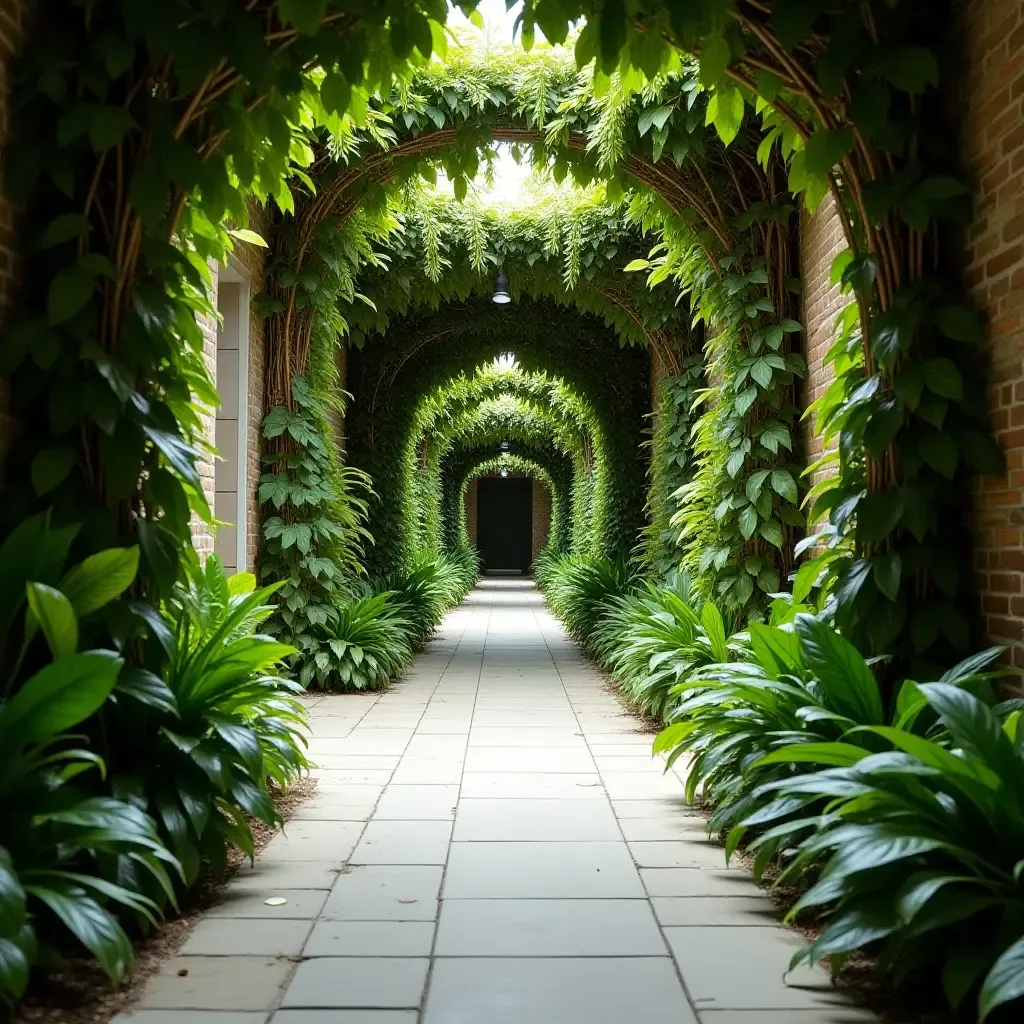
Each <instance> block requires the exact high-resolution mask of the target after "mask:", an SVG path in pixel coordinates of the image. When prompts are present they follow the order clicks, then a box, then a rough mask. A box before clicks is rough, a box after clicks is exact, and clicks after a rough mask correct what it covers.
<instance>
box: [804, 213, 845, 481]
mask: <svg viewBox="0 0 1024 1024" xmlns="http://www.w3.org/2000/svg"><path fill="white" fill-rule="evenodd" d="M845 248H846V239H845V238H844V237H843V228H842V223H841V222H840V220H839V214H838V212H837V211H836V204H835V200H834V199H833V198H832V196H831V195H830V196H828V197H827V198H826V199H825V201H824V202H823V203H822V204H821V206H819V207H818V209H817V210H816V211H815V212H814V213H813V214H809V213H807V212H806V211H805V212H803V213H801V215H800V273H801V277H802V280H803V322H804V328H805V330H806V333H805V335H804V338H805V343H806V349H805V355H806V357H807V376H806V378H804V387H803V407H804V408H806V407H807V406H808V405H810V403H811V402H813V401H814V400H815V399H817V398H818V397H820V396H821V395H822V394H824V392H825V391H826V390H827V389H828V386H829V384H831V383H832V367H831V365H829V366H826V365H825V356H826V355H827V354H828V350H829V348H830V347H831V345H832V332H833V328H834V327H835V321H836V316H837V315H838V313H839V311H840V310H841V309H842V308H843V306H844V305H845V304H846V302H845V301H844V296H843V295H842V293H841V292H840V290H839V288H838V286H833V285H832V284H831V283H830V280H829V273H830V271H831V268H832V261H833V260H834V259H835V258H836V255H837V254H838V253H840V252H842V251H843V250H844V249H845ZM803 431H804V450H805V451H806V453H807V462H808V464H810V463H811V462H814V461H815V460H816V459H817V458H818V457H819V456H821V455H822V454H823V453H824V447H823V446H822V443H821V437H820V436H819V435H818V433H817V431H816V430H815V428H814V418H813V417H808V418H807V419H806V420H804V421H803ZM820 476H821V474H820V473H819V474H815V477H814V479H813V480H812V481H811V482H812V483H815V482H817V480H818V479H819V478H820Z"/></svg>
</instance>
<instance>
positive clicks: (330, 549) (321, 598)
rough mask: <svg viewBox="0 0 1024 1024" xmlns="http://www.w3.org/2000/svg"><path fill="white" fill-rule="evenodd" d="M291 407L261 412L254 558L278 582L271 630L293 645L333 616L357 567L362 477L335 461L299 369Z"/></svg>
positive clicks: (305, 651)
mask: <svg viewBox="0 0 1024 1024" xmlns="http://www.w3.org/2000/svg"><path fill="white" fill-rule="evenodd" d="M291 392H292V405H291V408H289V407H288V406H285V405H279V406H276V407H275V408H273V409H271V411H270V412H269V413H268V414H267V415H266V416H265V417H264V420H263V437H264V438H265V439H266V441H267V442H269V443H268V444H267V445H266V447H267V448H271V446H272V450H269V451H265V452H264V454H263V455H262V462H263V464H264V467H265V471H264V473H263V474H262V475H261V477H260V484H259V492H258V493H259V500H260V503H261V504H262V505H263V506H264V507H265V508H266V509H267V511H268V513H269V514H268V515H267V516H266V518H265V519H264V521H263V545H262V547H261V549H260V558H259V566H260V572H261V575H262V577H263V579H265V580H267V581H268V582H272V583H277V584H279V589H278V601H279V610H278V613H277V616H275V619H276V622H275V626H276V632H278V633H279V634H280V635H281V636H282V637H283V638H284V639H285V640H286V641H287V642H288V643H290V644H292V645H293V646H295V647H296V648H297V650H298V652H299V658H300V661H301V662H302V663H303V664H305V663H307V662H308V660H309V651H310V649H311V648H313V647H316V646H318V641H316V640H315V639H314V638H313V635H312V634H313V631H314V630H315V628H316V627H318V626H323V625H325V624H328V623H332V622H335V621H336V620H337V617H338V614H339V613H338V606H339V604H340V603H341V602H342V601H343V600H344V598H345V596H346V593H347V586H348V582H349V581H350V580H351V579H352V578H353V577H354V576H356V575H357V574H358V572H359V571H360V568H361V565H360V556H361V555H362V550H363V549H362V542H363V540H364V539H365V538H368V537H369V533H368V531H367V529H366V527H365V525H364V524H365V519H366V514H367V499H366V498H364V497H362V496H361V494H360V493H359V492H360V491H363V492H366V493H369V490H370V487H369V479H368V478H367V477H366V476H365V474H362V473H360V472H359V471H358V470H356V469H352V468H351V467H347V466H342V465H341V464H340V463H341V458H340V453H339V452H338V451H337V449H336V446H335V445H334V444H333V443H332V440H331V436H330V429H331V428H330V424H329V422H328V418H327V412H326V408H325V404H324V401H323V400H322V399H321V398H320V397H319V396H318V395H316V394H315V393H314V392H313V390H312V388H311V387H310V386H309V385H308V384H307V382H306V381H305V379H303V378H302V377H296V378H294V379H293V380H292V387H291Z"/></svg>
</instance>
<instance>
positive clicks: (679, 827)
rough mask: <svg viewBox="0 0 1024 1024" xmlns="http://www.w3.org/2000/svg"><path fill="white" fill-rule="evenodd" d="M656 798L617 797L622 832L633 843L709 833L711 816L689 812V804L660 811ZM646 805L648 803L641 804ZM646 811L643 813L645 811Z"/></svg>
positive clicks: (613, 807) (617, 813)
mask: <svg viewBox="0 0 1024 1024" xmlns="http://www.w3.org/2000/svg"><path fill="white" fill-rule="evenodd" d="M653 803H654V801H652V800H613V801H612V810H613V811H615V814H616V816H617V817H618V819H619V822H620V824H621V825H622V832H623V834H624V835H625V837H626V839H627V841H628V842H631V843H644V842H647V843H657V842H664V841H666V840H671V839H680V838H681V837H683V836H684V835H685V836H687V837H688V836H691V835H696V836H706V835H707V834H708V826H707V819H706V818H704V817H702V816H700V815H696V814H689V813H687V811H686V807H685V805H683V806H676V807H672V806H671V805H670V806H668V807H666V808H664V810H663V812H662V813H661V814H660V815H659V814H657V813H656V811H657V808H656V807H650V806H646V805H648V804H653ZM641 805H644V806H641ZM641 812H643V814H641Z"/></svg>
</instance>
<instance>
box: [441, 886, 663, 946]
mask: <svg viewBox="0 0 1024 1024" xmlns="http://www.w3.org/2000/svg"><path fill="white" fill-rule="evenodd" d="M435 953H436V955H437V956H439V957H440V956H664V955H665V943H664V940H663V939H662V937H661V932H660V930H659V928H658V925H657V922H656V921H655V919H654V915H653V913H652V912H651V908H650V905H649V904H648V902H647V900H557V899H546V900H523V899H517V900H445V901H444V903H443V904H442V906H441V920H440V923H439V925H438V932H437V947H436V950H435Z"/></svg>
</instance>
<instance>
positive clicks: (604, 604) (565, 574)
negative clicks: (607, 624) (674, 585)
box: [534, 554, 640, 651]
mask: <svg viewBox="0 0 1024 1024" xmlns="http://www.w3.org/2000/svg"><path fill="white" fill-rule="evenodd" d="M534 576H535V578H536V579H537V582H538V584H539V585H540V587H541V589H542V590H543V591H544V594H545V596H546V597H547V599H548V602H549V604H550V605H551V610H552V611H553V612H554V613H555V614H556V615H557V616H558V617H559V618H560V619H561V620H562V621H563V622H564V623H565V627H566V629H567V630H568V631H569V632H570V633H571V634H572V636H574V637H575V638H576V639H577V640H579V641H580V642H581V643H582V644H584V646H586V647H587V648H588V649H589V650H591V651H593V649H594V646H593V645H594V643H595V641H596V631H597V629H598V626H599V624H600V622H601V619H602V617H603V616H604V614H605V612H606V611H607V608H608V603H609V602H610V601H611V600H612V599H613V598H616V597H620V596H622V595H624V594H628V593H630V592H632V591H633V590H635V589H636V588H637V587H638V586H639V585H640V579H639V576H638V575H637V573H636V570H635V568H634V567H633V566H632V565H631V564H630V562H629V561H628V560H627V559H626V558H623V557H621V556H619V557H615V558H603V557H594V556H586V555H564V556H558V555H554V554H550V555H542V556H541V557H538V559H537V563H536V564H535V565H534Z"/></svg>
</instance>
